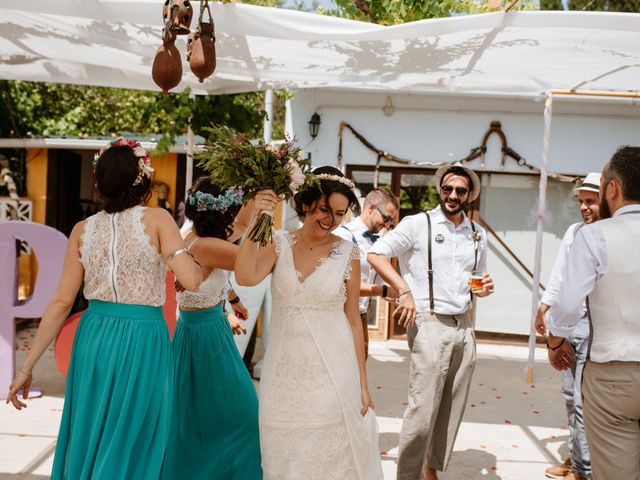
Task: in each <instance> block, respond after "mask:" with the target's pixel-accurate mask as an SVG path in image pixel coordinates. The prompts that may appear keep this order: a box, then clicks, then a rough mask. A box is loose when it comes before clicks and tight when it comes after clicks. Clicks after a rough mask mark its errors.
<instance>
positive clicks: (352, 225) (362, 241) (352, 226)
mask: <svg viewBox="0 0 640 480" xmlns="http://www.w3.org/2000/svg"><path fill="white" fill-rule="evenodd" d="M367 230H369V228H368V227H367V226H366V225H365V224H364V222H363V221H362V220H360V217H356V218H355V219H354V220H351V221H350V222H349V223H347V224H346V225H341V226H339V227H338V228H336V229H335V230H334V231H333V234H334V235H337V236H339V237H342V238H344V239H345V240H348V241H350V242H353V240H354V238H355V240H356V244H357V245H358V248H359V249H360V281H361V282H364V283H376V276H377V275H376V272H375V270H374V269H373V268H371V265H369V263H368V262H367V253H369V249H370V248H371V246H372V245H373V240H371V238H368V237H363V236H362V234H363V233H364V232H366V231H367ZM370 299H371V297H360V302H359V308H360V313H367V309H368V308H369V300H370Z"/></svg>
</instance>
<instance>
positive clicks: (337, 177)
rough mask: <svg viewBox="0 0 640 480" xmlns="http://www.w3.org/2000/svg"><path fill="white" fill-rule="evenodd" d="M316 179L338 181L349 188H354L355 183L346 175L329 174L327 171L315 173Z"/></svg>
mask: <svg viewBox="0 0 640 480" xmlns="http://www.w3.org/2000/svg"><path fill="white" fill-rule="evenodd" d="M315 177H316V178H317V179H318V180H331V181H334V182H340V183H342V184H343V185H346V186H347V187H349V188H352V189H353V188H356V186H355V184H354V183H353V182H352V181H351V180H349V179H348V178H347V177H341V176H340V175H331V174H329V173H321V174H319V175H315Z"/></svg>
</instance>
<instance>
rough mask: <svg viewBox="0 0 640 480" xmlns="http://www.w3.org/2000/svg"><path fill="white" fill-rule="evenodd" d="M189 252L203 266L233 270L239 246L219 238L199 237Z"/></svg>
mask: <svg viewBox="0 0 640 480" xmlns="http://www.w3.org/2000/svg"><path fill="white" fill-rule="evenodd" d="M190 250H191V253H192V254H193V256H194V257H196V260H197V261H198V263H199V264H200V265H201V266H203V267H209V268H221V269H223V270H233V267H234V265H235V263H236V257H237V255H238V252H239V251H240V247H239V246H238V245H235V244H234V243H231V242H229V241H227V240H222V239H220V238H213V237H204V238H200V239H199V240H198V241H197V242H196V244H195V245H194V246H193V247H191V249H190Z"/></svg>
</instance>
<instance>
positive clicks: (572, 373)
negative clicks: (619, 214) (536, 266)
mask: <svg viewBox="0 0 640 480" xmlns="http://www.w3.org/2000/svg"><path fill="white" fill-rule="evenodd" d="M576 195H577V197H578V204H579V206H580V214H581V215H582V220H583V221H582V222H578V223H574V224H573V225H571V226H570V227H569V228H568V229H567V232H566V233H565V235H564V237H563V238H562V245H561V246H560V250H559V251H558V256H557V257H556V261H555V263H554V264H553V269H552V270H551V275H549V280H548V281H547V289H546V290H545V292H544V295H542V301H541V303H540V308H539V309H538V314H537V316H536V324H535V327H536V331H537V332H538V333H539V334H541V335H544V334H545V333H546V317H545V315H546V313H547V311H548V310H549V308H550V307H551V305H554V304H555V303H557V302H562V298H558V289H559V288H560V285H562V271H563V269H564V267H565V265H566V264H567V255H568V254H569V250H570V248H571V244H572V243H573V239H574V238H575V236H576V233H577V232H578V231H579V230H580V229H581V228H583V227H584V226H585V225H588V224H590V223H593V222H595V221H596V220H598V218H599V211H600V208H599V206H600V173H589V174H588V175H587V176H586V177H585V179H584V181H583V182H582V183H581V184H580V186H579V187H578V188H576ZM567 341H568V342H569V343H570V344H571V346H572V347H573V350H574V351H575V354H576V362H575V365H574V366H573V368H569V369H567V370H563V371H562V372H560V387H561V390H562V395H563V396H564V399H565V404H566V407H567V425H568V426H569V457H568V458H567V459H566V460H565V461H564V463H563V464H562V465H555V466H552V467H549V468H547V469H546V470H545V475H546V476H547V477H549V478H558V479H564V480H585V479H587V478H589V477H590V476H591V462H590V460H589V448H588V446H587V435H586V433H585V431H584V415H583V413H582V393H581V384H582V371H583V369H584V364H585V362H586V361H587V351H588V349H589V317H588V316H587V311H586V308H585V310H584V312H583V315H582V317H581V318H580V322H578V325H577V326H576V328H575V329H574V330H573V331H572V332H571V335H570V336H569V337H568V338H567ZM548 351H549V355H553V350H551V349H550V348H549V350H548Z"/></svg>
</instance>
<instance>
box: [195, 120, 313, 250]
mask: <svg viewBox="0 0 640 480" xmlns="http://www.w3.org/2000/svg"><path fill="white" fill-rule="evenodd" d="M205 131H206V133H207V134H208V139H207V144H206V145H205V147H204V148H203V150H202V151H201V152H199V153H198V154H196V155H195V159H196V160H197V161H198V165H199V166H200V167H202V168H203V169H204V170H206V171H207V172H208V173H209V174H210V175H211V179H212V180H213V181H214V182H216V183H218V184H220V185H224V186H235V187H239V188H242V190H243V191H244V192H245V194H244V199H245V201H246V200H250V199H251V198H253V197H255V195H256V193H258V192H259V191H260V190H265V189H271V190H273V191H274V192H275V193H276V194H277V195H278V196H280V197H281V198H284V199H288V198H291V197H292V196H293V195H294V194H295V193H296V192H297V191H298V190H299V189H301V188H303V187H304V186H310V185H314V184H316V183H317V179H316V178H315V177H314V176H313V174H312V173H311V161H310V160H309V159H308V158H303V156H304V155H303V152H302V150H301V149H300V148H298V147H297V146H296V145H295V143H296V140H295V139H287V140H286V141H285V142H283V143H282V144H280V145H268V144H266V143H264V141H262V140H260V141H258V142H257V143H252V142H251V141H249V139H248V138H247V137H246V136H245V135H244V134H242V133H239V132H236V131H235V130H233V129H231V128H229V127H225V126H216V125H214V126H212V127H208V128H205ZM272 227H273V217H272V216H271V215H270V214H268V213H266V212H263V213H262V214H261V215H260V217H259V218H258V221H257V222H256V223H255V224H254V226H253V228H252V230H251V231H250V232H249V238H250V239H251V240H252V241H254V242H260V245H262V246H264V245H266V244H267V242H270V241H271V235H272Z"/></svg>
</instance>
